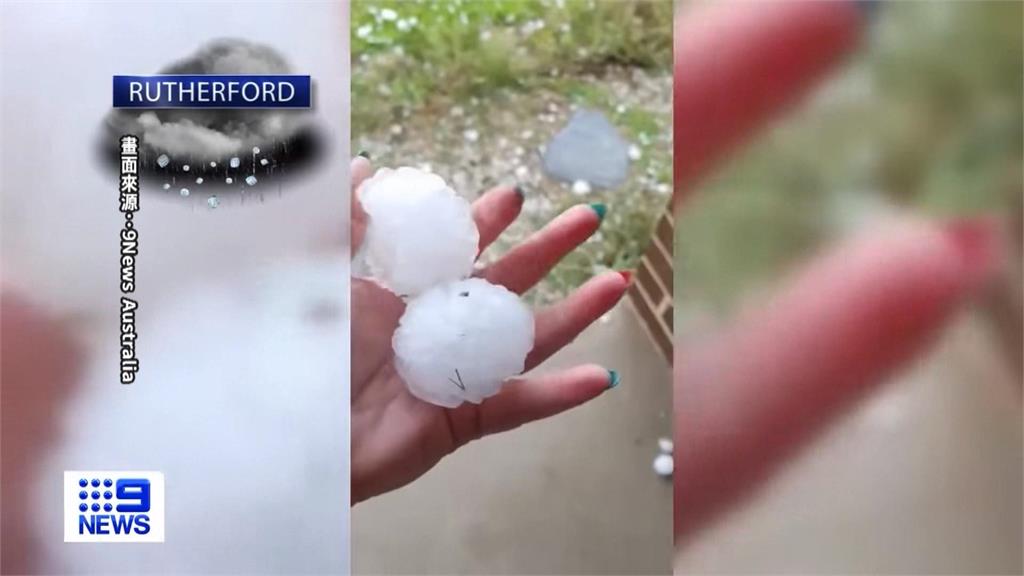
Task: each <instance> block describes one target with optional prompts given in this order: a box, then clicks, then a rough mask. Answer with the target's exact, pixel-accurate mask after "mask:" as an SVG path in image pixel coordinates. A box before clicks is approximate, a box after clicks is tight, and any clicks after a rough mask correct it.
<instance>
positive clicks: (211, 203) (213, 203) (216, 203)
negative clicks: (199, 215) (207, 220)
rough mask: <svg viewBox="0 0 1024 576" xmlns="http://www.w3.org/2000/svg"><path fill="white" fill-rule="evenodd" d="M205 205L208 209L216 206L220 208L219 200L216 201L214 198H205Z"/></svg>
mask: <svg viewBox="0 0 1024 576" xmlns="http://www.w3.org/2000/svg"><path fill="white" fill-rule="evenodd" d="M206 203H207V204H208V205H209V206H210V208H216V207H217V206H220V200H218V199H217V197H216V196H210V197H209V198H207V199H206Z"/></svg>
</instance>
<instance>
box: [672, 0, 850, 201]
mask: <svg viewBox="0 0 1024 576" xmlns="http://www.w3.org/2000/svg"><path fill="white" fill-rule="evenodd" d="M862 16H863V15H862V14H861V11H860V10H858V8H857V6H856V5H855V4H854V3H853V2H707V3H696V4H695V5H694V6H692V7H691V8H690V9H689V10H684V11H682V12H681V15H680V17H679V18H676V22H675V33H674V35H675V39H676V41H675V46H674V49H673V50H674V53H675V82H674V85H673V90H672V93H673V114H672V116H673V118H674V123H675V133H676V138H674V139H673V142H674V150H673V182H674V184H675V194H674V195H673V198H672V204H673V207H674V208H677V207H678V206H679V204H680V202H681V201H682V200H683V199H684V197H685V196H686V194H687V193H688V192H689V191H690V190H692V189H693V188H694V186H695V184H696V183H697V181H698V180H699V179H700V178H701V177H702V176H703V175H705V174H707V173H708V172H709V171H710V170H711V169H712V168H713V167H714V165H716V164H717V163H719V162H721V161H722V160H723V159H724V158H727V157H728V155H729V154H730V153H731V152H732V151H733V150H735V149H736V148H737V147H738V146H739V145H741V144H742V142H743V141H745V140H747V139H749V138H750V137H751V136H752V135H753V134H754V132H755V131H757V130H758V129H760V128H762V127H764V126H766V125H767V124H768V121H769V120H771V118H772V117H773V116H776V115H778V114H779V113H781V112H783V111H784V110H785V109H786V106H787V105H788V104H791V103H792V102H793V101H794V100H796V99H797V98H799V97H801V96H803V95H804V94H806V93H807V92H808V91H809V90H810V89H811V88H812V87H813V86H814V85H815V84H816V82H817V81H818V80H820V79H821V78H822V77H823V76H824V75H825V72H827V71H828V69H829V68H830V67H832V66H834V65H835V64H836V62H838V61H839V60H840V59H841V58H842V56H843V55H844V54H846V53H848V52H849V51H850V50H851V49H852V48H853V47H854V46H855V45H856V41H857V38H858V37H859V35H860V32H861V31H862V29H863V22H864V18H863V17H862ZM681 134H685V135H686V137H680V135H681Z"/></svg>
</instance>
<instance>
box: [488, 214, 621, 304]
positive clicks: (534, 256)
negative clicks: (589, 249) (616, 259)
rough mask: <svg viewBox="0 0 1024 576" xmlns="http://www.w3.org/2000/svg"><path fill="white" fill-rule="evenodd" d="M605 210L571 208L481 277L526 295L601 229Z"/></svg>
mask: <svg viewBox="0 0 1024 576" xmlns="http://www.w3.org/2000/svg"><path fill="white" fill-rule="evenodd" d="M604 210H605V207H604V205H603V204H591V205H586V204H581V205H578V206H573V207H572V208H569V209H568V210H566V211H565V212H563V213H562V214H561V215H559V216H558V217H557V218H555V219H554V220H552V221H551V222H549V223H548V225H547V226H545V227H544V228H542V229H541V230H540V231H538V232H536V233H535V234H533V235H532V236H530V237H529V238H527V239H526V241H525V242H523V243H522V244H520V245H518V246H516V247H515V248H513V249H512V250H511V251H509V253H508V254H505V255H504V256H502V257H501V258H500V259H499V260H498V261H497V262H495V263H494V264H491V265H490V266H488V267H487V268H485V269H484V270H483V271H482V272H481V274H480V275H481V276H483V278H484V279H486V280H487V281H488V282H491V283H492V284H500V285H502V286H505V287H506V288H508V289H509V290H511V291H513V292H516V293H518V294H522V293H523V292H526V291H527V290H529V289H530V287H532V286H533V285H534V284H536V283H537V282H539V281H540V280H541V278H543V277H544V276H546V275H547V273H548V271H550V270H551V268H552V267H553V266H554V265H555V264H557V263H558V261H559V260H561V259H562V258H563V257H565V255H566V254H568V253H569V252H572V250H573V249H574V248H576V247H577V246H579V245H580V244H582V243H583V242H584V241H585V240H586V239H587V238H589V237H590V235H591V234H593V233H594V232H595V231H596V230H597V229H598V227H599V226H600V225H601V219H602V217H603V216H604Z"/></svg>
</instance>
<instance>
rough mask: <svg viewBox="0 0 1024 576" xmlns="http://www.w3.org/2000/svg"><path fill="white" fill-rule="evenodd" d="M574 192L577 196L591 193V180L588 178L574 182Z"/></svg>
mask: <svg viewBox="0 0 1024 576" xmlns="http://www.w3.org/2000/svg"><path fill="white" fill-rule="evenodd" d="M572 193H573V194H576V195H577V196H583V195H585V194H590V182H587V181H586V180H577V181H575V182H573V183H572Z"/></svg>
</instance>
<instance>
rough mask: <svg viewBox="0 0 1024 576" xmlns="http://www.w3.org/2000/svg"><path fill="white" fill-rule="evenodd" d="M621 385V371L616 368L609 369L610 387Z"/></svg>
mask: <svg viewBox="0 0 1024 576" xmlns="http://www.w3.org/2000/svg"><path fill="white" fill-rule="evenodd" d="M618 385H619V373H618V372H616V371H615V370H609V371H608V388H615V387H616V386H618Z"/></svg>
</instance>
